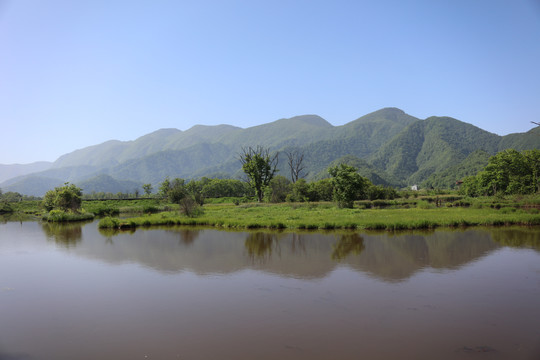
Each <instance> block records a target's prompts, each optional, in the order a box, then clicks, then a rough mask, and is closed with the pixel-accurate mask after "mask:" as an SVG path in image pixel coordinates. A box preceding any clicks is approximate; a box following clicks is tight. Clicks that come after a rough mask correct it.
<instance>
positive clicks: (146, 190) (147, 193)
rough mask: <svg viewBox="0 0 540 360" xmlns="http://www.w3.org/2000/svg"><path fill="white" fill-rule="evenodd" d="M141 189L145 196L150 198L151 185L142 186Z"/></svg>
mask: <svg viewBox="0 0 540 360" xmlns="http://www.w3.org/2000/svg"><path fill="white" fill-rule="evenodd" d="M142 188H143V190H144V193H145V194H146V196H150V194H151V193H152V184H144V185H143V186H142Z"/></svg>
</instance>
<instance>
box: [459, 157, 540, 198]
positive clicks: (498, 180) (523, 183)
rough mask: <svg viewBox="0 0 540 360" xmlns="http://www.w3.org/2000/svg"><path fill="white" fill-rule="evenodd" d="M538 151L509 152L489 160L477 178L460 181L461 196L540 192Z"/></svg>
mask: <svg viewBox="0 0 540 360" xmlns="http://www.w3.org/2000/svg"><path fill="white" fill-rule="evenodd" d="M539 174H540V150H538V149H535V150H526V151H523V152H521V153H520V152H518V151H516V150H514V149H508V150H504V151H501V152H499V153H497V154H496V155H494V156H492V157H490V158H489V162H488V165H487V166H486V167H485V168H484V170H483V171H480V172H479V173H478V174H477V175H476V176H470V177H467V178H465V179H463V183H462V184H461V188H460V192H461V193H462V194H466V195H468V196H481V195H484V196H490V195H512V194H533V193H536V192H538V191H540V184H539Z"/></svg>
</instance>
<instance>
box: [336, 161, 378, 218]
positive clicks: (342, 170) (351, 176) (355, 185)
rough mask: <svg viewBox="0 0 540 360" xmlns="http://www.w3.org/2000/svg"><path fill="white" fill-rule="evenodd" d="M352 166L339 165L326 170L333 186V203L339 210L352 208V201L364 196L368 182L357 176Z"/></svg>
mask: <svg viewBox="0 0 540 360" xmlns="http://www.w3.org/2000/svg"><path fill="white" fill-rule="evenodd" d="M356 171H357V169H356V168H355V167H353V166H349V165H346V164H340V165H338V166H335V167H331V168H329V169H328V172H329V173H330V175H332V184H333V185H334V194H333V195H334V201H336V202H337V204H338V206H339V207H341V208H352V207H353V204H354V200H358V199H361V198H362V197H364V196H365V192H366V188H367V187H368V186H369V180H367V179H365V178H363V177H362V176H360V174H358V173H357V172H356Z"/></svg>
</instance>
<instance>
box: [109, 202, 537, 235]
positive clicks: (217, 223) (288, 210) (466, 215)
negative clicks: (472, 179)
mask: <svg viewBox="0 0 540 360" xmlns="http://www.w3.org/2000/svg"><path fill="white" fill-rule="evenodd" d="M203 208H204V211H203V212H201V214H199V215H198V216H197V217H188V216H183V215H180V214H179V212H177V211H168V212H162V213H158V214H148V215H142V216H137V217H131V218H125V219H119V218H114V217H106V218H104V219H102V220H101V221H100V223H99V227H100V228H116V229H129V228H136V227H140V226H155V225H192V226H193V225H198V226H213V227H218V228H231V229H257V228H267V229H313V230H316V229H324V230H328V229H366V230H404V229H429V228H436V227H459V226H504V225H523V226H535V225H540V214H539V213H538V210H537V209H530V210H529V209H516V208H499V209H497V208H496V207H494V208H491V207H487V208H484V207H482V208H473V207H434V208H430V207H427V208H419V207H416V208H379V209H373V208H371V209H360V208H354V209H339V208H337V207H335V206H334V205H333V204H331V203H315V204H313V203H311V204H306V203H302V204H244V205H239V206H235V205H233V204H208V205H205V206H204V207H203Z"/></svg>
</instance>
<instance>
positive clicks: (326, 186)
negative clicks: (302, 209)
mask: <svg viewBox="0 0 540 360" xmlns="http://www.w3.org/2000/svg"><path fill="white" fill-rule="evenodd" d="M333 194H334V185H333V184H332V179H322V180H319V181H314V182H311V183H309V200H310V201H332V198H333Z"/></svg>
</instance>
